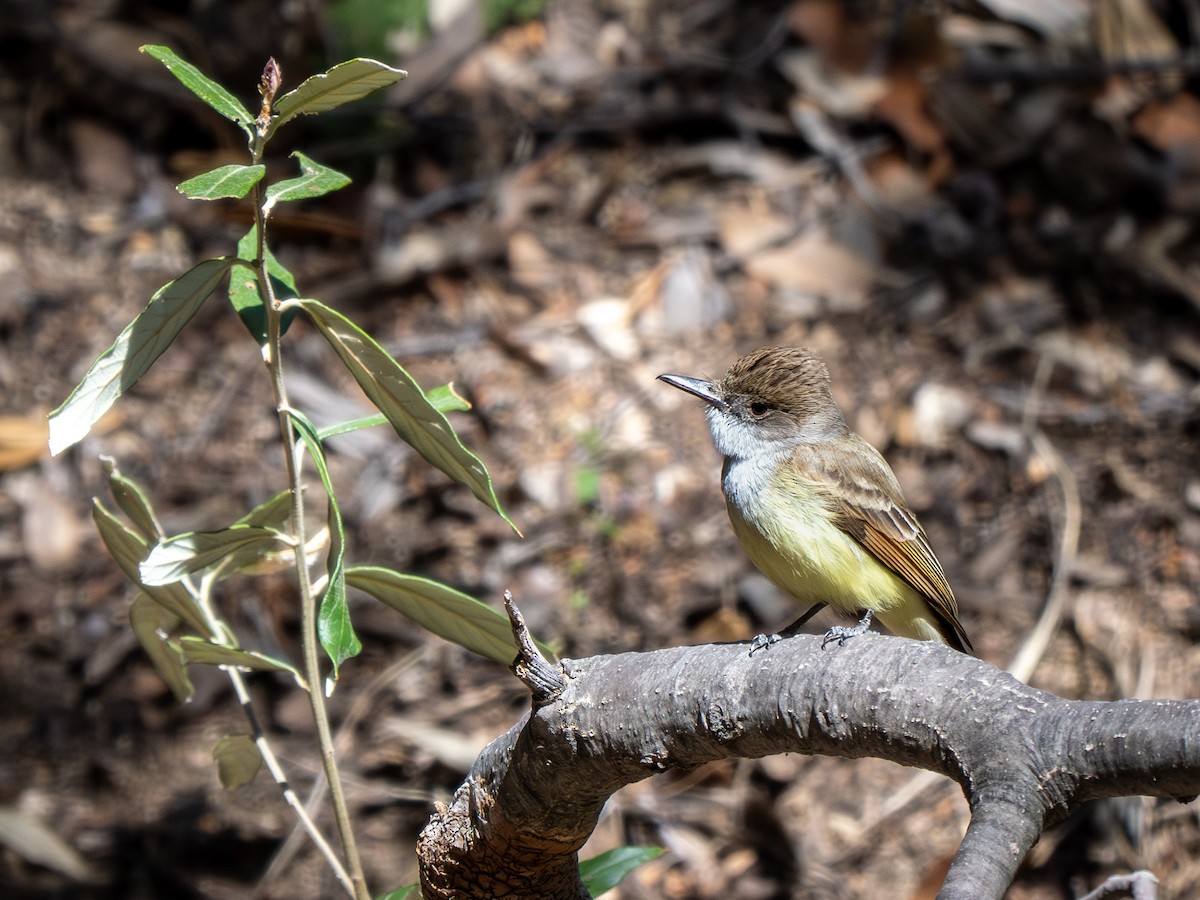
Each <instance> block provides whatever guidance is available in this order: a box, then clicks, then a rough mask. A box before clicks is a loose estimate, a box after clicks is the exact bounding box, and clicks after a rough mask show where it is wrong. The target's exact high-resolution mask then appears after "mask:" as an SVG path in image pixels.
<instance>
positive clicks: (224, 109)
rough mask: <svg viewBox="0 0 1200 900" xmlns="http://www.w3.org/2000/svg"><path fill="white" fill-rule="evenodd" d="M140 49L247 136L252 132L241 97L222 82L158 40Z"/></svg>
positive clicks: (252, 117)
mask: <svg viewBox="0 0 1200 900" xmlns="http://www.w3.org/2000/svg"><path fill="white" fill-rule="evenodd" d="M141 51H142V52H143V53H145V54H146V55H147V56H152V57H153V58H154V59H157V60H158V61H159V62H160V63H162V64H163V65H164V66H166V67H167V70H168V71H170V73H171V74H172V75H174V76H175V77H176V78H178V79H179V81H180V83H181V84H182V85H183V86H184V87H185V88H187V89H188V90H189V91H191V92H192V93H193V94H195V95H196V96H197V97H199V98H200V99H201V100H203V101H204V102H205V103H207V104H208V105H209V106H211V107H212V108H213V109H215V110H216V111H217V112H219V113H220V114H221V115H223V116H224V117H225V118H227V119H229V120H230V121H231V122H236V123H237V124H238V125H239V126H241V129H242V131H244V132H246V136H247V137H253V136H254V116H252V115H250V113H249V112H248V111H247V110H246V107H244V106H242V104H241V101H240V100H238V98H237V97H235V96H233V94H231V93H229V91H227V90H225V88H223V87H221V85H219V84H217V83H216V82H215V81H213V80H212V79H211V78H209V77H208V76H207V75H205V74H204V73H203V72H201V71H200V70H199V69H197V68H196V67H195V66H193V65H192V64H191V63H190V62H187V61H185V60H184V59H182V58H181V57H180V56H179V55H178V54H176V53H175V51H174V50H172V49H171V48H170V47H163V46H161V45H159V44H146V45H145V46H144V47H142V48H141Z"/></svg>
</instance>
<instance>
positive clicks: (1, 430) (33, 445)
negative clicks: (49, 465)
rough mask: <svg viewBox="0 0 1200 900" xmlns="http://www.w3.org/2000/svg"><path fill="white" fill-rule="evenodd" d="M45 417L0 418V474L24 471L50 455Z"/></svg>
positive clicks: (47, 426) (48, 430)
mask: <svg viewBox="0 0 1200 900" xmlns="http://www.w3.org/2000/svg"><path fill="white" fill-rule="evenodd" d="M49 440H50V429H49V425H48V424H47V421H46V418H45V416H41V415H38V416H0V472H10V471H12V470H13V469H22V468H24V467H25V466H28V465H30V464H32V463H35V462H37V461H38V460H39V459H43V458H44V457H47V456H49V455H50V447H49V444H48V443H47V441H49Z"/></svg>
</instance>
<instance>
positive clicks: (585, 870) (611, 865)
mask: <svg viewBox="0 0 1200 900" xmlns="http://www.w3.org/2000/svg"><path fill="white" fill-rule="evenodd" d="M662 854H663V848H662V847H614V848H613V849H612V850H609V851H608V852H607V853H601V854H600V855H599V856H593V857H592V858H591V859H585V860H584V861H583V862H581V863H580V864H579V877H580V878H582V879H583V886H584V887H586V888H587V890H588V893H589V894H591V895H592V896H593V897H599V896H600V895H601V894H603V893H604V892H605V891H611V890H612V889H613V888H615V887H616V886H617V885H618V884H620V883H621V881H622V880H624V878H625V876H626V875H628V874H629V873H630V872H632V871H633V870H634V869H636V868H637V867H638V866H640V865H642V863H648V862H650V860H652V859H658V857H660V856H662Z"/></svg>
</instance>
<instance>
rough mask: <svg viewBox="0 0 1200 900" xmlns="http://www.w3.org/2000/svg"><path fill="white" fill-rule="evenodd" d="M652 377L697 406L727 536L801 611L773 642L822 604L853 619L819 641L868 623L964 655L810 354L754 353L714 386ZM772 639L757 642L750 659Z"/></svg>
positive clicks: (922, 560)
mask: <svg viewBox="0 0 1200 900" xmlns="http://www.w3.org/2000/svg"><path fill="white" fill-rule="evenodd" d="M658 377H659V379H660V380H661V381H664V382H666V383H667V384H670V385H671V386H673V387H676V388H678V389H680V390H682V391H686V392H687V393H689V394H692V395H694V396H696V397H699V398H700V399H701V400H703V401H704V402H705V403H706V404H707V410H706V412H707V417H708V425H709V430H710V432H711V434H712V439H713V443H714V445H715V446H716V449H717V451H718V452H719V453H720V454H721V455H722V456H723V457H724V463H723V465H722V468H721V487H722V491H723V493H724V495H725V506H726V509H727V510H728V513H729V520H730V523H731V524H732V526H733V531H734V533H735V534H736V535H737V537H738V540H739V542H740V543H741V546H742V548H743V549H744V550H745V552H746V554H747V556H749V558H750V560H751V561H752V562H753V563H754V565H755V566H756V567H757V568H758V569H759V570H760V571H761V572H762V573H763V575H765V576H766V577H767V578H768V579H770V580H771V581H772V582H773V583H774V584H775V585H776V586H777V587H779V588H780V589H782V590H783V591H784V592H785V593H786V594H788V595H789V596H790V597H792V598H793V599H795V600H796V601H798V602H799V603H802V604H808V605H809V608H808V611H807V612H806V613H805V614H804V615H802V616H801V617H800V618H798V619H797V620H796V621H795V622H793V623H792V624H791V625H790V626H788V627H787V628H786V629H784V632H783V636H788V635H791V634H795V633H797V632H798V631H799V629H800V627H801V626H802V625H803V624H804V623H805V622H807V621H808V620H809V619H810V618H811V617H812V616H813V615H815V614H816V613H817V612H819V611H820V610H821V609H823V608H824V607H825V606H829V607H832V608H833V609H835V610H837V611H839V612H841V613H843V614H845V615H850V616H855V617H858V616H860V615H861V616H862V618H861V620H860V622H859V625H858V627H857V628H847V627H841V626H838V627H835V628H831V629H830V630H829V631H828V632H827V634H826V640H825V643H829V642H830V641H831V640H836V641H837V642H838V643H844V642H845V641H846V640H847V639H848V638H850V637H853V636H855V635H857V634H861V633H863V632H866V631H867V630H868V629H869V627H870V623H871V620H872V617H876V618H878V619H879V620H880V621H881V622H882V623H883V624H884V625H885V626H886V627H887V628H888V630H889V631H891V632H892V633H893V634H896V635H899V636H901V637H910V638H915V639H917V640H925V641H937V642H940V643H943V644H946V645H948V646H950V647H953V648H954V649H956V650H959V651H962V652H971V650H972V645H971V641H970V639H969V638H968V637H967V633H966V631H965V630H964V628H963V626H962V623H961V622H960V621H959V617H958V603H957V601H956V600H955V598H954V592H953V590H951V588H950V582H949V581H948V580H947V578H946V573H945V572H944V571H943V569H942V566H941V563H939V562H938V558H937V556H936V555H935V554H934V552H933V548H932V547H931V546H930V543H929V538H928V537H927V536H926V534H925V530H924V529H923V528H922V527H921V523H920V522H919V521H918V520H917V517H916V515H915V514H914V513H913V511H912V509H911V508H910V507H909V505H908V503H907V501H906V500H905V498H904V493H903V491H902V490H901V489H900V484H899V483H898V482H897V481H896V476H895V474H894V473H893V472H892V470H891V467H890V466H888V464H887V461H886V460H885V459H884V458H883V456H882V454H880V453H879V451H878V450H876V449H875V448H874V447H872V446H871V445H870V444H869V443H868V442H867V441H865V440H863V438H861V437H859V436H858V435H857V434H855V433H854V432H853V431H851V430H850V428H849V426H848V425H847V424H846V417H845V415H844V414H843V413H842V410H841V408H840V407H839V406H838V404H837V401H835V400H834V398H833V392H832V390H831V380H830V376H829V370H828V368H826V366H825V363H824V362H822V361H821V359H820V358H819V357H818V356H817V355H816V354H815V353H814V352H813V351H812V350H809V349H807V348H803V347H765V348H763V349H760V350H755V351H754V352H752V353H750V354H748V355H746V356H743V357H742V358H741V359H738V360H737V361H736V362H734V363H733V365H731V366H730V367H729V369H728V371H726V372H725V374H724V375H723V376H721V378H719V379H717V380H715V381H710V380H706V379H702V378H693V377H691V376H687V375H667V374H664V375H660V376H658ZM779 639H780V635H778V634H773V635H770V636H769V637H768V636H765V635H759V636H758V637H757V638H756V639H755V641H754V644H753V645H752V647H751V652H754V651H755V650H756V649H759V648H760V647H761V646H764V645H769V644H771V643H774V642H775V641H777V640H779Z"/></svg>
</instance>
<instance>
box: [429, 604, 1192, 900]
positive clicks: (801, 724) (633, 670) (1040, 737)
mask: <svg viewBox="0 0 1200 900" xmlns="http://www.w3.org/2000/svg"><path fill="white" fill-rule="evenodd" d="M515 628H516V630H517V632H518V635H520V632H521V631H523V628H522V627H520V626H515ZM521 644H522V646H523V647H524V648H525V649H524V651H523V653H522V655H521V657H519V658H518V660H517V661H516V662H515V663H514V669H515V670H517V671H521V672H525V673H527V672H529V671H541V672H545V671H546V668H547V667H548V666H549V667H550V668H554V667H553V666H552V665H551V664H548V663H546V661H545V660H541V659H540V658H530V654H533V655H534V656H535V657H536V648H535V647H534V645H533V643H532V642H529V641H521ZM820 645H821V638H820V637H817V636H812V635H800V636H797V637H793V638H789V639H787V640H784V641H781V642H779V643H777V644H775V645H773V646H772V647H771V648H770V649H769V650H768V651H767V652H764V653H757V654H755V655H754V656H753V657H751V656H749V655H748V654H747V645H745V644H725V645H705V646H698V647H678V648H674V649H668V650H659V651H655V652H653V653H622V654H616V655H612V656H597V657H592V658H589V659H581V660H563V661H562V663H561V664H560V665H559V666H558V667H557V668H558V671H559V672H560V673H561V687H560V689H559V690H557V691H554V692H553V693H552V694H550V695H549V696H548V698H547V699H545V700H544V702H540V703H535V704H534V708H533V710H532V712H531V713H530V714H528V715H527V716H526V717H525V718H524V719H523V720H522V721H521V722H519V723H517V724H516V725H514V726H513V727H512V728H511V729H510V730H509V731H508V732H507V733H506V734H504V735H502V736H501V737H499V738H497V739H496V740H495V741H493V742H492V743H491V744H490V745H489V746H488V747H487V748H486V749H485V750H484V752H483V753H482V754H481V755H480V757H479V759H478V760H477V761H476V763H475V765H474V767H473V768H472V770H471V772H470V773H469V774H468V776H467V779H466V781H465V782H464V783H463V784H462V785H461V786H460V787H459V789H458V791H457V792H456V793H455V795H454V798H453V800H452V801H451V803H450V805H449V806H448V807H447V806H441V805H439V807H438V809H437V810H436V812H435V814H434V816H433V818H432V819H431V821H430V822H429V824H428V825H427V826H426V828H425V830H424V831H423V832H422V834H421V838H420V841H419V842H418V848H417V849H418V854H419V856H420V859H421V884H422V890H423V892H424V896H425V897H426V898H427V900H433V898H468V897H490V896H505V897H511V898H524V897H528V898H535V897H536V898H547V900H554V898H564V900H565V898H583V897H587V896H588V895H587V893H586V891H585V890H584V888H583V886H582V884H581V883H580V881H579V876H578V872H577V865H578V861H577V858H576V854H577V852H578V850H579V848H580V847H581V846H583V843H584V842H585V841H586V840H587V838H588V836H589V835H590V834H591V831H592V829H593V828H594V827H595V824H596V820H597V818H598V816H599V814H600V810H601V808H602V807H603V805H604V802H605V801H606V800H607V798H608V797H609V796H610V795H611V794H612V793H613V792H614V791H616V790H617V789H618V788H620V787H622V786H624V785H626V784H630V783H632V782H634V781H639V780H641V779H643V778H646V777H648V776H650V775H654V774H658V773H660V772H664V771H667V770H668V769H691V768H695V767H696V766H699V765H702V764H703V763H706V762H710V761H712V760H716V759H724V758H729V757H745V758H752V759H753V758H759V757H763V756H769V755H771V754H775V753H784V752H792V753H816V754H823V755H828V756H843V757H850V758H858V757H864V756H874V757H879V758H882V759H889V760H892V761H894V762H898V763H901V764H903V765H909V766H918V767H921V768H925V769H929V770H931V771H934V772H940V773H942V774H943V775H947V776H949V777H950V778H952V779H954V780H955V781H957V782H958V783H959V784H960V785H961V786H962V788H963V792H964V794H965V795H966V797H967V800H968V801H969V803H970V806H971V810H972V821H971V825H970V827H969V828H968V830H967V834H966V836H965V838H964V839H963V842H962V845H961V847H960V848H959V851H958V854H957V856H956V857H955V860H954V863H953V865H952V866H951V868H950V872H949V874H948V876H947V879H946V883H945V885H944V887H943V889H942V892H941V894H940V895H939V896H941V897H943V898H966V897H970V898H977V900H978V898H988V897H995V898H999V897H1002V896H1003V893H1004V890H1005V889H1006V888H1007V886H1008V884H1009V883H1010V882H1011V880H1012V877H1013V874H1014V873H1015V872H1016V869H1017V867H1018V866H1019V865H1020V863H1021V860H1022V859H1023V858H1024V856H1025V853H1026V852H1027V851H1028V849H1029V848H1030V847H1031V846H1032V845H1033V843H1034V842H1035V841H1036V840H1037V837H1038V835H1039V834H1040V833H1041V831H1042V830H1043V829H1044V828H1045V827H1046V826H1047V825H1050V824H1053V823H1054V822H1057V821H1060V820H1062V819H1064V818H1066V817H1067V816H1068V815H1069V814H1070V813H1071V812H1072V811H1074V810H1075V809H1077V808H1078V807H1079V805H1080V804H1082V803H1083V802H1085V801H1086V800H1090V799H1094V798H1097V797H1112V796H1123V795H1128V794H1147V795H1151V796H1158V797H1174V798H1176V799H1179V800H1180V801H1184V802H1186V801H1187V800H1190V799H1191V798H1192V797H1194V796H1195V795H1196V794H1197V793H1198V792H1200V701H1138V700H1123V701H1116V702H1100V701H1071V700H1063V699H1061V698H1058V697H1055V696H1053V695H1051V694H1047V693H1045V692H1044V691H1038V690H1035V689H1033V688H1031V687H1028V686H1027V685H1024V684H1022V683H1021V682H1019V681H1017V680H1016V679H1014V678H1012V677H1011V676H1009V675H1007V674H1006V673H1004V672H1002V671H1000V670H998V669H996V668H995V667H993V666H991V665H989V664H987V663H985V662H982V661H980V660H977V659H975V658H973V657H970V656H965V655H963V654H961V653H957V652H955V651H953V650H950V649H949V648H947V647H942V646H940V645H937V644H932V643H925V642H917V641H910V640H904V639H900V638H893V637H887V636H883V635H876V634H868V635H863V636H861V637H858V638H855V639H854V640H852V641H850V642H848V643H847V644H846V645H845V646H842V647H837V646H830V647H829V648H828V649H825V650H822V649H821V646H820ZM544 680H545V679H542V681H543V682H544ZM527 683H528V682H527Z"/></svg>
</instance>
